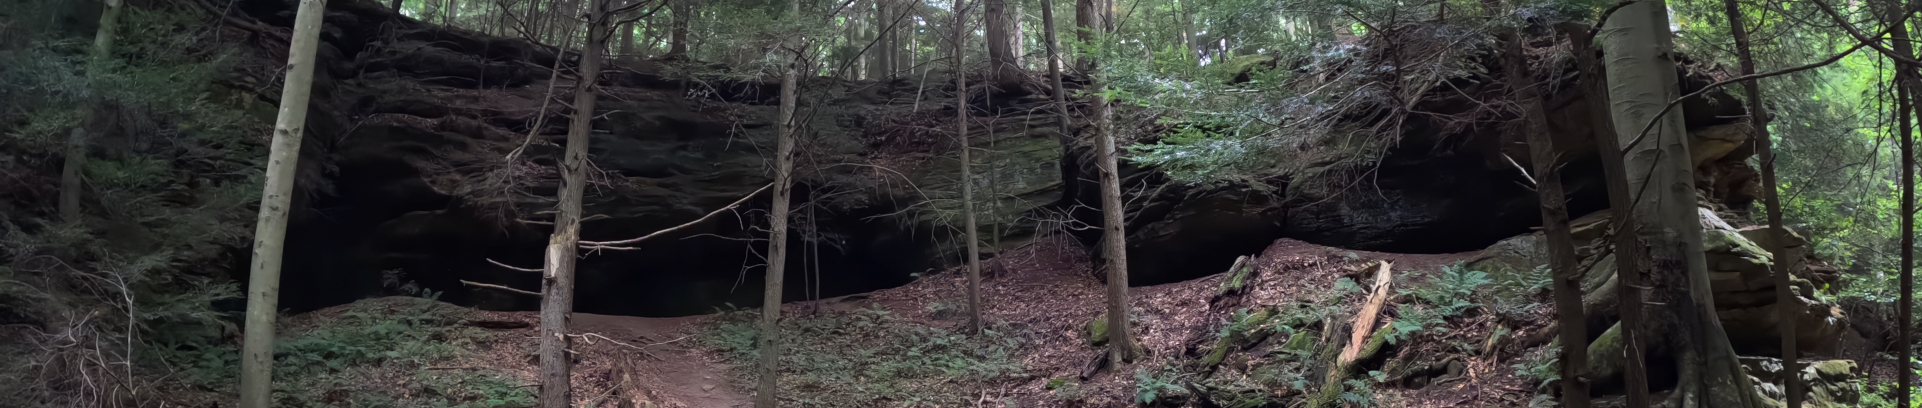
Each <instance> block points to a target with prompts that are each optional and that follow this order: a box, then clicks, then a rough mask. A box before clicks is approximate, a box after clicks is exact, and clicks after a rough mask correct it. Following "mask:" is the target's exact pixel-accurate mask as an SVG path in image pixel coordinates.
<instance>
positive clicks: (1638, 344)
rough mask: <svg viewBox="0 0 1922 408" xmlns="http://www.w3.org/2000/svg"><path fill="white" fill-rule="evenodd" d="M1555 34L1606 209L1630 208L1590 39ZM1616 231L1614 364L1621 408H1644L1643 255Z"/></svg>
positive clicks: (1572, 32) (1620, 221)
mask: <svg viewBox="0 0 1922 408" xmlns="http://www.w3.org/2000/svg"><path fill="white" fill-rule="evenodd" d="M1558 28H1560V29H1561V30H1562V31H1563V32H1566V33H1568V36H1569V39H1570V41H1569V43H1570V44H1572V45H1573V47H1572V48H1571V50H1572V51H1573V54H1574V55H1575V63H1576V65H1577V66H1578V67H1579V68H1580V70H1581V76H1582V91H1583V92H1584V93H1585V94H1586V97H1587V99H1588V103H1589V106H1590V108H1589V120H1590V121H1591V123H1594V124H1595V130H1594V133H1593V135H1594V139H1595V146H1596V150H1597V151H1599V152H1601V153H1600V154H1601V157H1602V171H1603V173H1604V174H1605V179H1606V180H1607V184H1608V202H1609V206H1610V207H1612V208H1629V207H1631V205H1630V203H1631V202H1633V201H1634V198H1633V195H1634V194H1635V193H1634V192H1633V191H1632V190H1629V187H1628V185H1629V183H1628V173H1627V168H1626V167H1627V166H1626V164H1625V163H1623V159H1622V147H1621V141H1620V140H1618V139H1616V138H1615V137H1614V135H1615V134H1616V133H1615V125H1614V120H1613V118H1614V115H1613V114H1612V113H1611V112H1610V111H1609V105H1610V104H1609V103H1608V101H1609V96H1608V86H1607V84H1606V83H1605V81H1603V78H1602V73H1601V71H1602V69H1601V64H1600V63H1599V62H1597V61H1596V60H1595V51H1594V48H1592V47H1591V45H1592V44H1593V43H1594V40H1595V37H1594V36H1593V35H1592V34H1591V32H1590V31H1589V26H1586V25H1581V24H1574V23H1563V24H1562V25H1561V26H1560V27H1558ZM1634 218H1635V213H1634V212H1633V211H1626V210H1624V211H1614V212H1613V220H1611V222H1614V223H1615V225H1617V226H1633V225H1635V223H1634ZM1617 230H1618V231H1624V232H1621V233H1617V234H1615V237H1614V241H1613V242H1611V244H1613V245H1614V247H1615V259H1618V261H1616V262H1615V273H1616V276H1617V280H1619V281H1620V283H1619V284H1618V285H1617V288H1618V289H1617V291H1618V294H1617V297H1618V300H1617V302H1616V305H1617V308H1618V312H1617V314H1618V315H1619V316H1620V319H1621V321H1620V322H1619V323H1617V326H1618V327H1619V328H1620V333H1621V334H1620V336H1621V340H1620V341H1621V343H1622V350H1623V355H1622V356H1621V357H1619V359H1620V361H1622V362H1623V365H1622V383H1623V385H1624V387H1625V388H1626V394H1627V398H1626V399H1624V401H1623V402H1624V404H1623V406H1624V408H1647V407H1648V406H1649V403H1648V368H1647V367H1645V364H1644V362H1643V360H1644V356H1645V355H1644V353H1643V342H1642V340H1643V339H1644V338H1646V337H1647V336H1645V335H1643V333H1644V332H1645V331H1646V329H1645V328H1644V326H1643V324H1642V309H1643V307H1642V306H1641V305H1642V290H1641V289H1640V288H1641V287H1642V283H1641V276H1642V272H1641V271H1642V267H1643V266H1644V265H1643V262H1642V261H1641V260H1643V259H1645V257H1644V253H1645V252H1646V251H1644V250H1643V248H1642V246H1641V244H1640V241H1639V238H1637V237H1636V234H1633V233H1627V232H1625V231H1628V228H1627V227H1621V228H1617ZM1591 361H1593V360H1591ZM1591 375H1593V374H1592V373H1591Z"/></svg>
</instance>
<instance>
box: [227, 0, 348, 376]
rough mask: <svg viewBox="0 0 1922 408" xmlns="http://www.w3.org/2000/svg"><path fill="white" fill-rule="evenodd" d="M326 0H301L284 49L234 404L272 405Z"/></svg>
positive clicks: (249, 274) (261, 197) (249, 282)
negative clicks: (292, 220) (289, 247)
mask: <svg viewBox="0 0 1922 408" xmlns="http://www.w3.org/2000/svg"><path fill="white" fill-rule="evenodd" d="M326 12H327V1H326V0H301V2H300V8H299V9H298V11H297V12H296V14H295V15H294V35H293V38H292V39H291V41H290V43H291V44H289V46H288V49H287V68H286V69H287V78H286V80H285V81H284V82H283V83H282V85H281V92H280V113H279V115H278V118H276V119H275V120H274V137H273V142H272V145H271V147H269V149H268V153H267V180H266V183H265V186H264V188H263V189H262V192H261V196H260V219H259V224H258V225H256V227H255V230H254V254H253V266H252V267H251V268H250V269H251V270H250V271H249V272H248V278H247V327H246V333H245V336H244V337H243V338H242V343H241V353H240V406H241V407H242V408H268V407H269V406H271V405H272V404H270V403H269V400H270V399H271V397H272V389H273V373H274V371H273V363H274V320H275V318H276V317H278V316H277V314H278V313H279V312H280V309H279V308H278V306H277V305H278V304H279V300H280V299H279V296H280V259H281V254H282V253H283V252H284V249H285V248H284V246H283V245H284V244H285V242H284V241H285V240H286V238H287V212H288V209H289V208H288V207H290V206H291V205H292V204H293V193H294V174H295V170H296V168H298V167H299V166H298V164H297V162H298V160H299V159H300V138H301V131H302V130H304V129H305V128H306V124H307V102H308V100H307V97H308V95H309V94H310V91H311V90H312V87H313V79H314V65H315V58H314V54H315V51H316V50H317V49H318V48H319V45H320V26H321V17H322V15H324V14H326Z"/></svg>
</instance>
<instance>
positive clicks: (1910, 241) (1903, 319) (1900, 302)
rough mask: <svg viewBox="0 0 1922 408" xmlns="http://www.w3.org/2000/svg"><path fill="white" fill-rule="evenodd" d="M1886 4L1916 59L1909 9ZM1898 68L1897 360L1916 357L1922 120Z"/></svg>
mask: <svg viewBox="0 0 1922 408" xmlns="http://www.w3.org/2000/svg"><path fill="white" fill-rule="evenodd" d="M1885 7H1887V8H1888V9H1889V10H1892V11H1900V13H1902V14H1896V15H1892V16H1889V18H1887V19H1886V20H1888V21H1890V22H1892V23H1893V25H1892V26H1890V33H1889V34H1890V36H1891V37H1893V39H1894V41H1891V42H1892V43H1893V48H1894V51H1895V53H1896V54H1899V56H1901V57H1903V58H1914V57H1915V45H1914V44H1913V43H1911V42H1910V40H1909V33H1908V27H1907V24H1906V21H1907V17H1908V15H1907V13H1908V11H1907V9H1906V8H1904V7H1903V6H1902V3H1901V2H1895V1H1891V2H1889V3H1888V4H1886V5H1885ZM1897 67H1898V68H1896V70H1895V81H1896V86H1895V89H1896V93H1897V95H1898V96H1897V97H1896V111H1897V112H1898V113H1897V114H1896V124H1895V125H1896V130H1897V131H1898V134H1900V135H1902V136H1901V137H1902V140H1901V151H1902V203H1901V213H1902V246H1901V252H1900V253H1901V258H1902V270H1901V277H1900V278H1899V279H1900V280H1901V282H1900V283H1899V285H1900V290H1898V292H1900V294H1899V295H1898V296H1899V297H1898V298H1897V299H1896V306H1895V308H1896V319H1895V321H1896V329H1895V332H1896V335H1895V336H1896V343H1895V344H1897V346H1896V347H1895V348H1896V360H1895V361H1898V362H1907V361H1913V358H1914V356H1912V355H1911V354H1912V351H1911V349H1912V348H1913V345H1914V344H1915V343H1914V340H1913V338H1912V337H1911V336H1912V335H1913V331H1914V327H1911V325H1912V324H1913V323H1912V322H1914V321H1915V318H1914V314H1913V313H1914V305H1915V133H1914V132H1915V130H1914V129H1913V128H1912V127H1911V126H1910V121H1911V120H1922V115H1918V116H1915V117H1912V116H1910V114H1911V113H1912V112H1913V113H1922V106H1918V105H1917V104H1916V102H1917V98H1922V95H1917V94H1916V89H1915V85H1916V82H1915V81H1916V77H1917V75H1916V74H1917V73H1916V71H1915V68H1914V67H1911V66H1906V65H1902V64H1900V63H1898V64H1897ZM1895 372H1896V377H1895V378H1896V384H1897V385H1896V392H1895V393H1896V401H1897V403H1896V404H1897V406H1904V407H1907V406H1913V404H1914V402H1913V401H1914V398H1915V397H1914V392H1915V391H1914V389H1913V384H1914V382H1915V377H1914V376H1915V374H1914V370H1895Z"/></svg>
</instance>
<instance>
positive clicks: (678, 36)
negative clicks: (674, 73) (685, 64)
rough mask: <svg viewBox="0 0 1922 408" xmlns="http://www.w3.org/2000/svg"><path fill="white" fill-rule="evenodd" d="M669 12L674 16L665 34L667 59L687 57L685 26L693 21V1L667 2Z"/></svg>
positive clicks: (672, 0) (677, 0) (676, 0)
mask: <svg viewBox="0 0 1922 408" xmlns="http://www.w3.org/2000/svg"><path fill="white" fill-rule="evenodd" d="M667 1H668V3H667V4H668V7H669V8H671V10H669V11H670V12H672V13H673V14H674V21H673V26H672V27H670V28H669V29H668V34H667V57H669V58H673V57H685V56H687V25H688V22H689V21H693V20H694V0H667Z"/></svg>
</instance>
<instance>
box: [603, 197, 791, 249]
mask: <svg viewBox="0 0 1922 408" xmlns="http://www.w3.org/2000/svg"><path fill="white" fill-rule="evenodd" d="M769 187H774V183H768V184H767V185H765V186H761V188H760V189H757V190H754V192H752V193H747V196H745V197H741V199H739V200H734V202H733V203H731V204H728V205H727V206H725V207H721V208H719V209H716V210H714V211H713V212H709V213H707V215H703V216H701V218H698V219H695V220H693V221H688V222H687V223H686V224H681V225H676V226H674V227H672V228H668V229H664V230H660V231H654V233H652V234H647V235H643V236H641V237H640V238H634V239H624V240H620V241H581V248H583V249H615V250H621V249H635V248H624V247H617V246H615V245H627V244H633V243H637V242H641V241H646V240H648V239H650V238H654V237H658V236H661V235H665V234H667V233H669V232H674V231H679V230H681V229H682V228H687V227H691V226H694V225H695V224H700V223H701V222H702V221H707V219H708V218H714V215H715V214H720V213H721V212H722V211H727V210H730V209H733V208H734V207H739V206H741V203H745V202H747V200H748V199H750V198H754V196H757V195H761V192H762V191H767V189H768V188H769Z"/></svg>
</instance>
